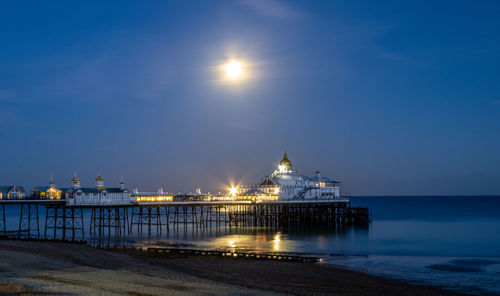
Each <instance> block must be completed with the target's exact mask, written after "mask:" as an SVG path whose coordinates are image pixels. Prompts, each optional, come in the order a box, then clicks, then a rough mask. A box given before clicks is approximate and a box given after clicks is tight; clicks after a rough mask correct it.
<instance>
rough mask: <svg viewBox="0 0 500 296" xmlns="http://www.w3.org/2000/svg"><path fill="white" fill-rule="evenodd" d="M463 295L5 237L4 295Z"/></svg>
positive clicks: (281, 268)
mask: <svg viewBox="0 0 500 296" xmlns="http://www.w3.org/2000/svg"><path fill="white" fill-rule="evenodd" d="M280 294H288V295H463V294H459V293H455V292H451V291H445V290H441V289H438V288H434V287H427V286H415V285H409V284H406V283H403V282H400V281H396V280H390V279H385V278H380V277H375V276H371V275H367V274H363V273H359V272H354V271H349V270H343V269H338V268H333V267H329V266H325V265H321V264H313V263H290V262H272V261H252V260H244V259H240V260H235V259H229V258H228V259H224V258H200V257H176V258H171V257H170V258H169V257H165V255H156V256H152V255H149V254H145V253H142V252H140V251H127V252H111V251H105V250H100V249H96V248H93V247H89V246H86V245H76V244H69V243H55V242H27V241H0V295H280Z"/></svg>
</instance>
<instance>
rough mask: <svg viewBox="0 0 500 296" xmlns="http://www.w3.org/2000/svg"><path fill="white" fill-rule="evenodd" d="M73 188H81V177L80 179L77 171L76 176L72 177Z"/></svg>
mask: <svg viewBox="0 0 500 296" xmlns="http://www.w3.org/2000/svg"><path fill="white" fill-rule="evenodd" d="M71 188H74V189H77V188H80V179H78V177H77V176H76V171H75V176H74V177H73V179H71Z"/></svg>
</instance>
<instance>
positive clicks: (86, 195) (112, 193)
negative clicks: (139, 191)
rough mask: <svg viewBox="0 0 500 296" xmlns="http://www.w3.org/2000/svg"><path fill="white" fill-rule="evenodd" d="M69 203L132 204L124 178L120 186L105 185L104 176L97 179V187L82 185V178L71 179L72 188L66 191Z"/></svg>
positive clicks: (67, 202)
mask: <svg viewBox="0 0 500 296" xmlns="http://www.w3.org/2000/svg"><path fill="white" fill-rule="evenodd" d="M65 198H66V204H68V205H119V204H130V192H129V190H128V189H127V188H126V187H125V183H124V182H123V180H122V181H121V182H120V186H119V187H108V188H106V187H105V186H104V178H103V177H101V176H98V177H97V178H96V179H95V187H81V186H80V179H79V178H78V177H76V176H75V177H74V178H73V179H72V180H71V188H69V189H68V190H67V191H66V192H65Z"/></svg>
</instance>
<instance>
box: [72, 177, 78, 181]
mask: <svg viewBox="0 0 500 296" xmlns="http://www.w3.org/2000/svg"><path fill="white" fill-rule="evenodd" d="M71 181H73V182H80V179H78V178H77V177H73V179H71Z"/></svg>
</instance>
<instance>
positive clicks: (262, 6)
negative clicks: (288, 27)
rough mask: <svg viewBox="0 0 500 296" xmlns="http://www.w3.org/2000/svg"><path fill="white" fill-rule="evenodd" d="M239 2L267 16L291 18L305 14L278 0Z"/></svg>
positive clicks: (281, 18) (242, 0) (283, 18)
mask: <svg viewBox="0 0 500 296" xmlns="http://www.w3.org/2000/svg"><path fill="white" fill-rule="evenodd" d="M239 3H240V4H241V5H243V6H245V7H246V8H248V9H250V10H252V11H254V12H256V13H258V14H260V15H263V16H265V17H269V18H273V19H280V20H290V19H298V18H301V17H303V16H304V13H303V12H302V11H300V10H298V9H295V8H293V7H291V6H289V5H287V4H284V3H282V2H280V1H277V0H240V1H239Z"/></svg>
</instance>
